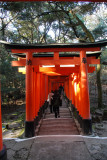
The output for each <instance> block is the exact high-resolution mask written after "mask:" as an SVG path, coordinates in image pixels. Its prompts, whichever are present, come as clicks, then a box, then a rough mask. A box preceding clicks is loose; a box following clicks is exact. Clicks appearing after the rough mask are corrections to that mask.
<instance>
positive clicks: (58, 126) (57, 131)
mask: <svg viewBox="0 0 107 160" xmlns="http://www.w3.org/2000/svg"><path fill="white" fill-rule="evenodd" d="M59 110H60V117H59V118H55V114H54V113H50V110H49V108H48V109H47V111H46V115H45V118H44V119H43V120H42V124H41V127H40V130H39V133H38V135H78V134H79V132H78V129H77V127H76V125H75V122H74V120H73V118H72V117H71V114H70V111H69V109H68V108H67V103H66V101H65V100H64V99H63V100H62V106H61V107H60V109H59Z"/></svg>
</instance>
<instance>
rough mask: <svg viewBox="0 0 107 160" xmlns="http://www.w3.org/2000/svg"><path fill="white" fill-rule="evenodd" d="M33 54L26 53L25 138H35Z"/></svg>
mask: <svg viewBox="0 0 107 160" xmlns="http://www.w3.org/2000/svg"><path fill="white" fill-rule="evenodd" d="M32 69H33V67H32V53H31V52H28V53H26V121H25V137H33V136H34V115H33V72H32Z"/></svg>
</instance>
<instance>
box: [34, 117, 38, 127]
mask: <svg viewBox="0 0 107 160" xmlns="http://www.w3.org/2000/svg"><path fill="white" fill-rule="evenodd" d="M38 123H39V117H38V116H36V117H35V119H34V127H35V129H36V127H37V125H38Z"/></svg>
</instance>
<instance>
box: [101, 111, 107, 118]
mask: <svg viewBox="0 0 107 160" xmlns="http://www.w3.org/2000/svg"><path fill="white" fill-rule="evenodd" d="M102 118H103V120H107V110H104V112H103V117H102Z"/></svg>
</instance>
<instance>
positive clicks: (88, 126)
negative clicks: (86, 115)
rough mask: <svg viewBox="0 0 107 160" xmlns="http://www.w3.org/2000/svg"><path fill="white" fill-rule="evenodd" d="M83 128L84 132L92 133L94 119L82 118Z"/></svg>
mask: <svg viewBox="0 0 107 160" xmlns="http://www.w3.org/2000/svg"><path fill="white" fill-rule="evenodd" d="M82 130H83V132H84V134H92V120H91V119H82Z"/></svg>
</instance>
